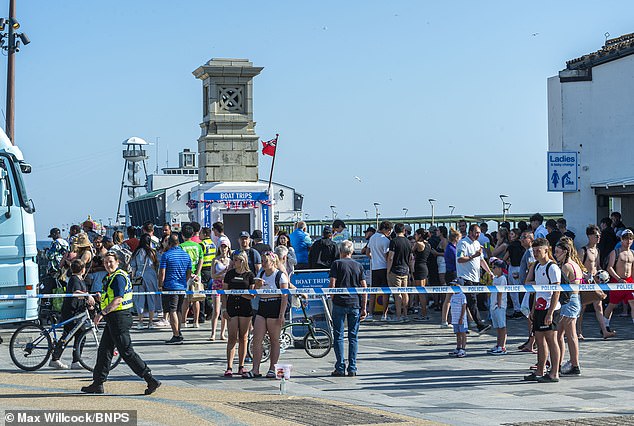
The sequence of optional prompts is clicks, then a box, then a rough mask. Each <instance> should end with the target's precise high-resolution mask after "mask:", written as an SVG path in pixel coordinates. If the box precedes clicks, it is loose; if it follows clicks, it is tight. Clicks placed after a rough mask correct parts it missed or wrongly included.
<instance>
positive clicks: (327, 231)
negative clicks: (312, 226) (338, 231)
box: [322, 225, 332, 235]
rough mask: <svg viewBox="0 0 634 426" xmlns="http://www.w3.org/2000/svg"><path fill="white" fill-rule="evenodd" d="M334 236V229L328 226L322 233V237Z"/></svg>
mask: <svg viewBox="0 0 634 426" xmlns="http://www.w3.org/2000/svg"><path fill="white" fill-rule="evenodd" d="M327 234H332V228H331V227H330V226H328V225H326V226H324V230H323V231H322V235H327Z"/></svg>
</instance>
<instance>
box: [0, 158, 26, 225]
mask: <svg viewBox="0 0 634 426" xmlns="http://www.w3.org/2000/svg"><path fill="white" fill-rule="evenodd" d="M0 161H2V163H4V168H5V169H6V166H7V165H10V168H11V175H12V176H13V182H14V183H15V187H16V188H17V193H18V194H17V195H18V196H17V202H18V205H19V206H20V207H22V208H24V210H26V212H27V213H33V211H34V209H33V204H32V203H31V200H29V196H28V194H27V193H26V186H25V185H24V180H23V178H22V171H21V170H20V167H19V165H18V164H16V161H15V158H13V156H11V155H9V154H6V153H0ZM7 172H8V170H7Z"/></svg>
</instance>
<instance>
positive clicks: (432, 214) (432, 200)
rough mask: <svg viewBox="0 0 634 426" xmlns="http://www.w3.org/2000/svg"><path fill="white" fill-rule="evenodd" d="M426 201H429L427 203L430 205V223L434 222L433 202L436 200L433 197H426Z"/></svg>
mask: <svg viewBox="0 0 634 426" xmlns="http://www.w3.org/2000/svg"><path fill="white" fill-rule="evenodd" d="M427 201H429V205H430V206H431V224H432V225H433V224H434V203H435V202H436V200H434V199H433V198H430V199H428V200H427Z"/></svg>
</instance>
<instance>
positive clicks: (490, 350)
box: [487, 345, 500, 354]
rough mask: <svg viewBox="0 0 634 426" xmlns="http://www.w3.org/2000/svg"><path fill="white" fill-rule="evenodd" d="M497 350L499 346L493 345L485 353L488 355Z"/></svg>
mask: <svg viewBox="0 0 634 426" xmlns="http://www.w3.org/2000/svg"><path fill="white" fill-rule="evenodd" d="M499 348H500V347H499V346H497V345H495V346H493V347H492V348H491V349H489V350H487V353H490V354H492V353H495V352H497V350H498V349H499Z"/></svg>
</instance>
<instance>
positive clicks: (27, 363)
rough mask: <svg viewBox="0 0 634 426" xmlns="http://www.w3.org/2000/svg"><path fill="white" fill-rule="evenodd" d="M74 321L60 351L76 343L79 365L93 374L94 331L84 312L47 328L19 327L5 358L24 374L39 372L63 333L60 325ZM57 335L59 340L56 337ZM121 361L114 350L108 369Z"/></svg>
mask: <svg viewBox="0 0 634 426" xmlns="http://www.w3.org/2000/svg"><path fill="white" fill-rule="evenodd" d="M73 321H77V324H76V325H75V326H74V327H73V329H72V330H71V331H70V333H68V336H66V341H65V342H64V344H63V345H64V348H66V345H68V342H70V341H71V339H72V338H73V337H75V339H78V342H79V345H78V347H79V363H80V364H81V366H82V367H84V368H85V369H86V370H88V371H93V368H94V365H95V362H96V361H97V349H98V348H99V337H98V336H97V333H98V330H97V327H95V324H94V323H93V322H92V320H91V319H90V315H89V314H88V310H85V311H84V312H82V313H80V314H77V315H75V316H74V317H72V318H69V319H67V320H66V321H62V322H60V323H53V324H51V326H50V327H49V328H44V327H43V326H41V325H39V324H34V323H29V324H24V325H22V326H21V327H19V328H18V329H17V330H15V332H14V333H13V336H11V341H10V342H9V355H11V360H12V361H13V363H14V364H15V365H16V366H17V367H18V368H20V369H22V370H25V371H35V370H39V369H40V368H42V367H43V366H44V364H46V362H47V361H48V359H49V358H50V356H51V354H52V353H53V349H54V348H55V346H56V345H57V342H58V340H59V338H61V336H62V333H63V328H64V325H66V324H68V323H70V322H73ZM58 334H59V338H58ZM120 362H121V354H120V353H119V351H118V350H117V349H116V348H115V352H114V355H113V357H112V361H111V364H110V369H111V370H112V369H113V368H115V367H116V366H117V365H119V363H120Z"/></svg>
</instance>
